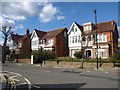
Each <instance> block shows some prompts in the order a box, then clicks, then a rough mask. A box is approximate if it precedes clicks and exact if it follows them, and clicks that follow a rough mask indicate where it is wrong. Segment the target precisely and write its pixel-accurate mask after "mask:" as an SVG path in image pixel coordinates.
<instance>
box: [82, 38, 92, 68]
mask: <svg viewBox="0 0 120 90" xmlns="http://www.w3.org/2000/svg"><path fill="white" fill-rule="evenodd" d="M90 39H91V36H86V38H85V37H82V40H81V47H82V50H81V52H82V64H81V68H84V67H83V66H84V58H85V57H84V53H85V49H86V48H87V47H88V44H89V41H90ZM84 41H85V42H87V44H86V46H83V45H84Z"/></svg>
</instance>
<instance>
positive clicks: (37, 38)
mask: <svg viewBox="0 0 120 90" xmlns="http://www.w3.org/2000/svg"><path fill="white" fill-rule="evenodd" d="M67 32H68V30H67V28H60V29H57V30H52V31H48V32H45V31H41V30H36V29H35V30H34V31H33V33H32V35H31V49H32V51H37V50H42V51H54V52H55V55H56V57H62V56H68V35H67Z"/></svg>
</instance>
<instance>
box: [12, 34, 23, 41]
mask: <svg viewBox="0 0 120 90" xmlns="http://www.w3.org/2000/svg"><path fill="white" fill-rule="evenodd" d="M23 37H24V36H23V35H18V34H11V38H12V40H13V41H15V42H17V41H18V40H19V39H21V38H23Z"/></svg>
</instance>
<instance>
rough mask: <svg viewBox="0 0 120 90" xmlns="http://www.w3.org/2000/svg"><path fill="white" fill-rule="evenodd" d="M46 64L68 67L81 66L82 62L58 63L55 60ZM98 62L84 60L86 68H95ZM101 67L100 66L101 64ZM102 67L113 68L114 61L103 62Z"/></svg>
mask: <svg viewBox="0 0 120 90" xmlns="http://www.w3.org/2000/svg"><path fill="white" fill-rule="evenodd" d="M45 65H48V66H53V65H54V66H59V67H66V68H78V67H81V62H59V64H57V62H55V61H46V63H45ZM96 65H97V64H96V63H94V62H92V63H91V62H84V68H89V69H90V68H91V69H94V68H96ZM99 67H100V66H99ZM101 68H113V64H112V63H103V64H102V66H101Z"/></svg>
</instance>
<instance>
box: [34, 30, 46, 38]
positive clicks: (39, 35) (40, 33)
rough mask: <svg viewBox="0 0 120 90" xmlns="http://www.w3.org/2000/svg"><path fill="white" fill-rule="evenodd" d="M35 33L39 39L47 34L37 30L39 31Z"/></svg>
mask: <svg viewBox="0 0 120 90" xmlns="http://www.w3.org/2000/svg"><path fill="white" fill-rule="evenodd" d="M35 32H36V34H37V35H38V37H39V38H42V37H43V36H44V35H45V34H46V32H44V31H41V30H37V29H35Z"/></svg>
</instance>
